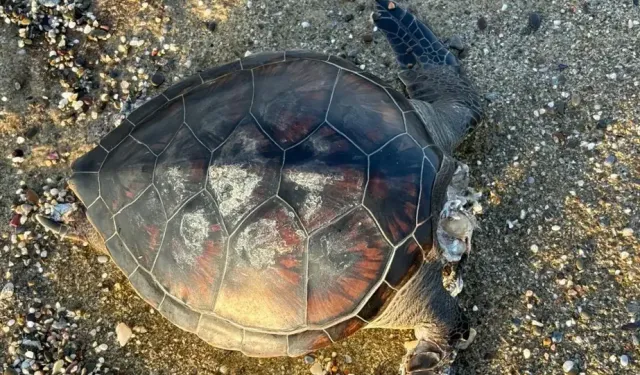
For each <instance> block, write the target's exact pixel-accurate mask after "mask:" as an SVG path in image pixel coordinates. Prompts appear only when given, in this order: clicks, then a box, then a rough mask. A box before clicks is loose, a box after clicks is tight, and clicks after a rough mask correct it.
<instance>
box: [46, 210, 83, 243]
mask: <svg viewBox="0 0 640 375" xmlns="http://www.w3.org/2000/svg"><path fill="white" fill-rule="evenodd" d="M36 220H37V221H38V223H40V225H42V226H43V227H44V229H46V230H47V231H48V232H53V233H55V234H56V235H58V236H59V237H60V239H61V240H64V239H65V238H67V239H70V240H71V241H77V242H84V241H85V240H84V239H83V238H82V237H80V236H78V235H77V234H75V231H73V229H72V228H71V227H70V226H68V225H66V224H62V223H59V222H57V221H53V220H51V219H49V218H48V217H45V216H42V215H36Z"/></svg>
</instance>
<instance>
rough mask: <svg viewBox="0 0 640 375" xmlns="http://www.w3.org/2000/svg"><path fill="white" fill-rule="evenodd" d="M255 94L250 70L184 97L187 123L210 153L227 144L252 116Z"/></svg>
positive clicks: (221, 79)
mask: <svg viewBox="0 0 640 375" xmlns="http://www.w3.org/2000/svg"><path fill="white" fill-rule="evenodd" d="M252 95H253V82H252V77H251V72H250V71H238V72H234V73H231V74H227V75H225V76H222V77H219V78H217V79H215V80H212V81H208V82H206V83H204V84H202V85H200V86H199V87H198V88H196V89H194V90H192V91H190V92H189V93H187V94H185V95H184V103H185V110H186V116H185V122H186V123H187V124H189V127H191V129H192V130H193V132H194V133H195V134H196V136H197V137H198V139H199V140H200V142H202V143H203V144H204V145H205V146H207V147H208V148H209V149H210V150H213V149H215V148H216V147H218V146H220V145H221V144H222V142H224V141H225V140H226V139H227V137H228V136H229V134H231V132H232V131H233V130H234V129H235V128H236V126H237V125H238V123H239V122H240V121H241V120H242V119H243V118H245V117H246V116H247V115H248V114H249V107H250V106H251V100H252Z"/></svg>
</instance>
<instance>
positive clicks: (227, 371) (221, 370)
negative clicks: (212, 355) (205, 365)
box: [218, 365, 229, 375]
mask: <svg viewBox="0 0 640 375" xmlns="http://www.w3.org/2000/svg"><path fill="white" fill-rule="evenodd" d="M218 372H219V373H221V374H222V375H225V374H227V373H229V368H228V367H227V366H226V365H222V366H220V368H219V369H218Z"/></svg>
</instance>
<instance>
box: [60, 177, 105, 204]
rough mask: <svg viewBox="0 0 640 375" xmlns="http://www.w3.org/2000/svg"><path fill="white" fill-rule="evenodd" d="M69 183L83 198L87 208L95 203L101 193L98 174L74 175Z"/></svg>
mask: <svg viewBox="0 0 640 375" xmlns="http://www.w3.org/2000/svg"><path fill="white" fill-rule="evenodd" d="M67 183H68V184H69V188H71V189H72V190H73V191H75V192H76V194H78V195H79V196H80V197H81V200H82V203H84V205H85V206H88V205H90V204H91V203H93V201H95V200H96V198H98V195H99V193H100V181H98V174H97V173H74V174H73V175H72V176H71V178H70V179H69V181H67Z"/></svg>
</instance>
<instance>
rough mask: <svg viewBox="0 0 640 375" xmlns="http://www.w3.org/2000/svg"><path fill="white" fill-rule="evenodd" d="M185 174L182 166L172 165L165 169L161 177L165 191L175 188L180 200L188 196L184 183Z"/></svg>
mask: <svg viewBox="0 0 640 375" xmlns="http://www.w3.org/2000/svg"><path fill="white" fill-rule="evenodd" d="M184 179H185V177H184V175H183V174H182V173H181V172H180V167H177V166H171V167H169V168H167V169H165V170H164V173H163V174H162V177H161V179H160V181H161V182H160V184H159V185H160V189H162V190H164V191H169V190H173V192H174V193H175V194H177V195H178V197H179V198H178V201H180V202H181V201H182V200H183V199H184V198H186V196H185V195H186V193H187V188H186V187H185V185H184Z"/></svg>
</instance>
